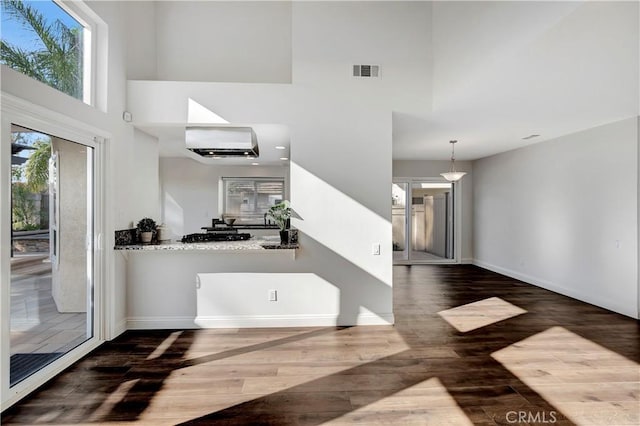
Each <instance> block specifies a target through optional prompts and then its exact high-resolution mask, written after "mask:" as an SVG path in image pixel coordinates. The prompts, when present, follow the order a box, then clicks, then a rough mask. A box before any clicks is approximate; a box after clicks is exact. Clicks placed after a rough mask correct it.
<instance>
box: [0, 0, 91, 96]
mask: <svg viewBox="0 0 640 426" xmlns="http://www.w3.org/2000/svg"><path fill="white" fill-rule="evenodd" d="M1 2H2V8H1V11H2V27H1V28H2V33H1V34H2V37H1V40H0V62H1V63H3V64H5V65H7V66H9V67H11V68H13V69H14V70H16V71H18V72H21V73H22V74H25V75H27V76H29V77H31V78H34V79H36V80H38V81H41V82H43V83H45V84H47V85H49V86H51V87H53V88H55V89H57V90H59V91H61V92H63V93H66V94H68V95H70V96H73V97H74V98H77V99H80V100H82V101H84V102H86V103H91V98H90V95H91V93H90V92H91V90H90V87H91V85H90V80H91V78H90V64H91V50H90V47H91V43H90V39H91V33H90V30H89V27H88V25H86V24H83V23H81V22H80V21H79V20H78V19H76V18H75V17H73V16H71V14H70V13H69V12H67V8H66V7H65V6H64V4H63V3H58V2H56V1H51V0H36V1H29V0H24V1H21V0H1ZM63 7H64V8H63Z"/></svg>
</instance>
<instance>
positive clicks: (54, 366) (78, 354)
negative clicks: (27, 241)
mask: <svg viewBox="0 0 640 426" xmlns="http://www.w3.org/2000/svg"><path fill="white" fill-rule="evenodd" d="M0 108H1V112H2V121H1V124H0V126H1V127H0V141H1V142H2V143H1V144H0V150H1V151H0V201H1V203H0V205H1V207H0V270H1V271H2V272H1V274H0V283H1V285H0V308H1V309H0V312H1V314H0V316H1V318H0V322H1V324H2V326H1V328H0V346H1V347H2V350H1V351H0V372H1V374H0V381H1V383H0V390H1V395H2V398H1V401H0V403H1V409H2V410H5V409H7V408H9V407H10V406H11V405H13V404H15V403H16V402H17V401H19V400H20V399H22V398H23V397H25V396H26V395H28V394H29V393H31V392H33V391H35V390H36V389H37V388H38V387H40V386H42V385H43V384H44V383H45V382H47V381H48V380H50V379H52V378H53V377H55V376H56V375H58V374H59V373H61V372H62V371H63V370H64V369H66V368H68V367H69V366H71V365H72V364H73V363H74V362H76V361H78V360H80V359H81V358H82V357H83V356H85V355H87V354H88V353H89V352H91V351H92V350H94V349H95V348H97V347H98V346H99V345H100V344H101V343H102V342H103V341H104V333H103V329H104V327H103V324H104V319H105V318H104V316H105V311H106V310H105V309H104V308H105V303H104V302H105V298H104V297H103V295H104V283H105V273H106V268H105V250H104V247H103V240H104V238H103V235H104V230H105V215H104V210H105V209H104V206H105V204H104V199H105V171H106V170H105V164H106V163H105V155H106V141H107V139H108V137H109V135H108V133H107V132H104V131H101V130H100V129H96V128H94V127H92V126H89V125H87V124H85V123H82V122H80V121H77V120H75V119H72V118H70V117H67V116H65V115H63V114H60V113H57V112H54V111H51V110H49V109H46V108H43V107H41V106H38V105H34V104H32V103H30V102H27V101H24V100H22V99H20V98H17V97H15V96H12V95H8V94H6V93H2V94H1V95H0ZM12 124H17V125H20V126H24V127H26V128H29V129H33V130H36V131H40V132H43V133H47V134H50V135H52V136H56V137H59V138H62V139H67V140H70V141H72V142H76V143H80V144H83V145H86V146H89V147H91V148H93V150H94V158H93V185H92V186H93V187H92V193H93V200H92V209H93V235H92V241H91V243H92V245H93V265H92V272H93V280H92V281H93V282H92V292H93V324H92V325H93V330H92V331H93V337H91V338H89V339H88V340H86V341H85V342H84V343H82V344H80V345H79V346H77V347H76V348H74V349H72V350H71V351H69V352H67V353H66V354H65V355H64V356H62V357H60V358H58V359H56V360H55V361H53V362H52V363H50V364H48V365H46V366H45V367H43V368H42V369H40V370H39V371H37V372H36V373H34V374H32V375H31V376H29V377H27V378H26V379H24V380H22V381H21V382H20V383H17V384H16V385H15V386H13V387H10V385H9V379H10V378H9V368H10V332H11V326H10V318H11V309H10V308H11V266H10V258H11V155H10V151H9V148H10V147H9V146H6V145H7V144H9V143H10V142H11V125H12Z"/></svg>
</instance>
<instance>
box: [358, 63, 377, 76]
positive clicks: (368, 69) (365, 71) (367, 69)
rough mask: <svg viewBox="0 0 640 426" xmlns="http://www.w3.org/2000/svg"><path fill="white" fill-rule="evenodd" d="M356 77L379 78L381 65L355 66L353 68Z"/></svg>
mask: <svg viewBox="0 0 640 426" xmlns="http://www.w3.org/2000/svg"><path fill="white" fill-rule="evenodd" d="M353 76H354V77H365V78H368V77H376V78H377V77H379V76H380V66H379V65H354V66H353Z"/></svg>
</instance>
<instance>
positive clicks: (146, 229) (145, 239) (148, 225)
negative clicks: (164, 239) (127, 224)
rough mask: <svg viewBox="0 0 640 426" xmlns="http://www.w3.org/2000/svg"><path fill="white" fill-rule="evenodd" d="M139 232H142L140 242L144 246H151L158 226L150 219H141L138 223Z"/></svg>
mask: <svg viewBox="0 0 640 426" xmlns="http://www.w3.org/2000/svg"><path fill="white" fill-rule="evenodd" d="M137 228H138V231H140V241H142V243H143V244H149V243H150V242H151V239H152V238H153V233H154V232H155V230H156V228H157V226H156V222H155V221H154V220H153V219H151V218H150V217H145V218H142V219H140V222H138V226H137Z"/></svg>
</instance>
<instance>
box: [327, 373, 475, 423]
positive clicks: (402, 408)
mask: <svg viewBox="0 0 640 426" xmlns="http://www.w3.org/2000/svg"><path fill="white" fill-rule="evenodd" d="M372 399H375V402H372V403H369V401H371V400H372ZM351 404H352V405H353V406H354V407H356V409H355V410H354V411H351V412H349V413H346V414H344V415H342V416H340V417H338V418H336V419H335V420H333V421H330V422H328V423H325V424H330V425H339V424H381V423H382V424H387V423H386V422H385V414H388V415H389V419H388V420H392V421H393V423H395V424H402V425H425V424H428V425H431V424H433V425H456V426H458V425H472V424H473V423H472V422H471V420H470V419H469V418H468V417H467V416H466V415H465V413H464V411H462V409H461V408H460V406H458V404H457V403H456V401H455V400H454V399H453V397H452V396H451V395H450V394H449V392H447V388H446V387H445V386H444V385H443V384H442V382H441V381H440V380H439V379H438V378H435V377H434V378H431V379H428V380H425V381H423V382H421V383H418V384H416V385H414V386H410V387H408V388H406V389H403V390H401V391H399V392H396V393H394V394H392V395H390V396H387V397H383V398H380V399H377V398H372V395H371V392H366V391H363V392H354V393H353V394H352V396H351ZM363 404H365V405H363ZM416 407H422V408H416Z"/></svg>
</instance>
